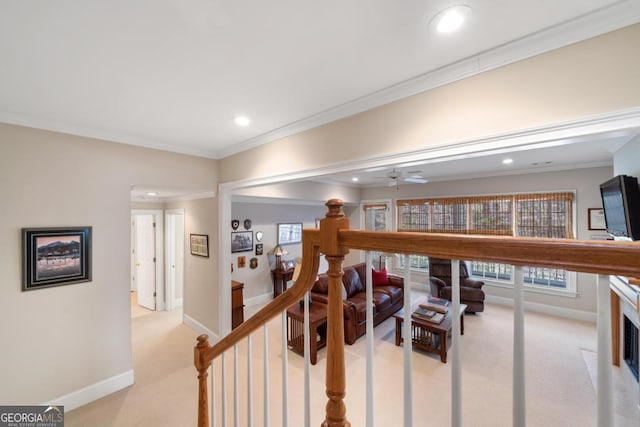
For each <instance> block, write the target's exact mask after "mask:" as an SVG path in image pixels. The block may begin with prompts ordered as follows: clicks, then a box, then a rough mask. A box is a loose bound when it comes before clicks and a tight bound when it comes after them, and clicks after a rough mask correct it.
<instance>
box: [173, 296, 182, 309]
mask: <svg viewBox="0 0 640 427" xmlns="http://www.w3.org/2000/svg"><path fill="white" fill-rule="evenodd" d="M183 305H184V301H183V299H182V298H176V300H175V301H174V304H173V308H180V307H182V306H183Z"/></svg>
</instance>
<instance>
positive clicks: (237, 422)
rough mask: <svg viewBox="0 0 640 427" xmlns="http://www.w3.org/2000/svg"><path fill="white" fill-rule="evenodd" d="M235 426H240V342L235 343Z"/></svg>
mask: <svg viewBox="0 0 640 427" xmlns="http://www.w3.org/2000/svg"><path fill="white" fill-rule="evenodd" d="M233 427H240V387H239V386H238V344H234V345H233Z"/></svg>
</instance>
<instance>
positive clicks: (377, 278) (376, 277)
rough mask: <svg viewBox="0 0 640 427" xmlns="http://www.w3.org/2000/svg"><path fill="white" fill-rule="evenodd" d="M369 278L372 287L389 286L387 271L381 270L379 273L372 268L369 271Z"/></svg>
mask: <svg viewBox="0 0 640 427" xmlns="http://www.w3.org/2000/svg"><path fill="white" fill-rule="evenodd" d="M371 277H372V279H373V280H372V281H373V286H384V285H390V284H391V282H390V281H389V276H387V269H386V268H383V269H382V270H380V271H376V270H375V269H374V268H372V269H371Z"/></svg>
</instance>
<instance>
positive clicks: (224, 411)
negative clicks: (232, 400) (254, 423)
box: [220, 353, 227, 427]
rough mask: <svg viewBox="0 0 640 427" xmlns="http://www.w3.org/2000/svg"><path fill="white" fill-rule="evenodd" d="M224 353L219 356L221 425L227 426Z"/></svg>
mask: <svg viewBox="0 0 640 427" xmlns="http://www.w3.org/2000/svg"><path fill="white" fill-rule="evenodd" d="M224 355H225V354H224V353H222V356H220V368H221V369H222V391H221V392H220V394H221V395H222V396H221V398H222V405H220V406H221V407H222V427H227V368H226V366H225V356H224Z"/></svg>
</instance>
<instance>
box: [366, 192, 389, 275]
mask: <svg viewBox="0 0 640 427" xmlns="http://www.w3.org/2000/svg"><path fill="white" fill-rule="evenodd" d="M390 206H391V202H390V201H383V202H363V204H362V217H361V219H362V224H363V228H364V229H365V230H368V231H389V228H388V226H387V224H389V221H388V215H389V212H390ZM371 254H372V258H373V261H374V265H376V263H377V265H378V270H381V269H382V267H384V261H385V258H386V257H385V256H384V254H383V253H382V252H379V251H372V252H371Z"/></svg>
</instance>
